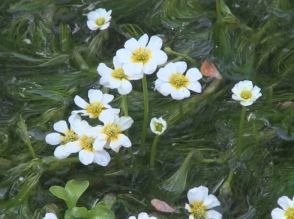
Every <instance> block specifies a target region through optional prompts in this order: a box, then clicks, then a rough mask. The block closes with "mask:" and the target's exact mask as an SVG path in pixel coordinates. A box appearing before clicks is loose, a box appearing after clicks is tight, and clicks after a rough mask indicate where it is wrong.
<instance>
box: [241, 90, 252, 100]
mask: <svg viewBox="0 0 294 219" xmlns="http://www.w3.org/2000/svg"><path fill="white" fill-rule="evenodd" d="M240 96H241V97H242V98H243V99H245V100H248V99H250V98H251V97H252V92H251V91H250V90H242V91H241V94H240Z"/></svg>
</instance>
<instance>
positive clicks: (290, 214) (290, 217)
mask: <svg viewBox="0 0 294 219" xmlns="http://www.w3.org/2000/svg"><path fill="white" fill-rule="evenodd" d="M285 217H286V219H294V207H292V208H288V209H287V210H286V211H285Z"/></svg>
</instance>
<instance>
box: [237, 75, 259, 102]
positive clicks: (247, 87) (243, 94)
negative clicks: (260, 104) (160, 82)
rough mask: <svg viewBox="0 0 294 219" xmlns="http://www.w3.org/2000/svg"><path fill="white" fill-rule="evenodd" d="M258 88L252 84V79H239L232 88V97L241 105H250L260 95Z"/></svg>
mask: <svg viewBox="0 0 294 219" xmlns="http://www.w3.org/2000/svg"><path fill="white" fill-rule="evenodd" d="M260 90H261V89H260V88H259V87H258V86H253V83H252V81H248V80H245V81H240V82H238V83H237V84H235V86H234V87H233V88H232V92H233V95H232V98H233V99H234V100H236V101H239V102H240V104H241V105H243V106H250V105H252V104H253V103H254V102H255V101H256V100H257V99H258V98H259V97H261V96H262V94H261V93H260Z"/></svg>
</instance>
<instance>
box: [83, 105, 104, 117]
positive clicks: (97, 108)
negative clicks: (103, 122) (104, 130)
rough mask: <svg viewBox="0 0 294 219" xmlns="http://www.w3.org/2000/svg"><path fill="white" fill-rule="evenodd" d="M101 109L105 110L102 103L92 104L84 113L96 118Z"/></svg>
mask: <svg viewBox="0 0 294 219" xmlns="http://www.w3.org/2000/svg"><path fill="white" fill-rule="evenodd" d="M103 109H105V107H104V105H103V104H102V103H100V102H94V103H90V104H89V105H88V106H87V108H86V111H87V112H88V113H89V114H91V115H92V117H93V118H98V117H99V115H100V113H101V112H102V110H103Z"/></svg>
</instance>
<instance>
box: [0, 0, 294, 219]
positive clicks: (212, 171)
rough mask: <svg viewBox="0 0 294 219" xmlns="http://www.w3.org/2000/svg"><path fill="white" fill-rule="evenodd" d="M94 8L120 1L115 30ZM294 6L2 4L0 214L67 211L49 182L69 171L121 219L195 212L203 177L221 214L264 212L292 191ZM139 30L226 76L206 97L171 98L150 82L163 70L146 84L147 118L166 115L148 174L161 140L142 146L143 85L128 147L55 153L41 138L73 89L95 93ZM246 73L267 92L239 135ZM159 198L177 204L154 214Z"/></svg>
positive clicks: (136, 95)
mask: <svg viewBox="0 0 294 219" xmlns="http://www.w3.org/2000/svg"><path fill="white" fill-rule="evenodd" d="M99 7H101V8H106V9H108V10H110V9H111V10H112V20H111V22H112V23H111V27H110V28H109V29H108V30H106V31H101V32H99V31H98V32H90V31H89V30H88V28H87V25H86V20H87V17H86V15H87V13H88V12H89V11H91V10H93V9H95V8H99ZM293 12H294V2H293V1H291V0H260V1H256V0H247V1H244V0H227V1H224V0H180V1H179V0H160V1H158V0H111V1H110V0H101V1H90V0H84V1H81V0H43V1H34V0H26V1H25V0H2V1H1V3H0V31H1V32H0V101H1V106H0V218H5V219H6V218H8V219H9V218H13V219H18V218H42V216H44V215H45V213H46V212H50V211H49V210H50V209H51V210H52V209H53V210H54V211H55V212H57V213H60V215H61V214H62V212H63V211H64V209H65V205H64V204H63V202H61V201H59V200H57V199H56V198H54V197H53V196H52V194H50V192H49V190H48V189H49V187H50V186H52V185H62V186H64V185H65V183H66V182H67V181H68V180H70V179H72V178H74V179H77V180H88V181H89V182H90V186H89V188H88V190H87V192H86V193H85V195H83V196H82V197H81V199H80V200H79V203H88V204H87V205H88V206H86V207H88V208H91V207H93V206H95V204H96V202H97V201H98V200H104V201H105V202H107V201H109V197H111V198H113V199H115V200H116V201H115V203H114V204H113V205H112V209H113V210H114V212H115V214H116V216H117V218H127V216H130V215H137V214H138V213H139V212H141V211H143V210H144V211H146V212H148V213H150V214H152V215H154V216H156V217H158V218H162V219H165V218H171V219H173V218H174V219H182V218H187V217H188V214H187V213H186V212H185V210H184V208H183V203H185V202H186V191H187V190H188V189H189V188H192V187H195V186H200V185H206V186H207V187H208V188H210V191H211V192H212V193H214V194H215V195H216V196H217V197H218V199H219V201H220V202H221V204H222V208H221V212H222V213H223V215H224V218H225V219H227V218H228V219H231V218H238V219H251V218H257V219H260V218H269V217H270V212H271V210H272V209H273V208H274V207H276V201H277V199H278V198H279V197H280V196H282V195H287V196H291V195H293V194H294V189H293V188H294V171H293V170H294V164H293V152H294V148H293V141H294V120H293V119H294V86H293V84H294V53H293V51H294V27H293V20H294V13H293ZM143 33H148V34H149V35H154V34H160V35H161V36H162V37H163V38H164V41H165V44H164V46H165V51H166V52H167V53H168V56H169V59H170V60H171V59H175V60H184V61H186V62H187V63H188V66H189V68H190V67H197V68H199V69H200V64H201V62H202V61H204V60H205V59H209V60H210V61H212V62H213V63H215V65H216V66H217V68H218V69H219V71H220V73H221V74H222V76H223V77H224V80H223V81H219V80H215V81H209V80H207V79H205V80H204V81H203V83H201V84H202V85H204V89H203V93H202V94H196V95H195V94H193V95H192V96H191V97H190V98H188V99H185V100H182V101H173V100H172V99H171V98H170V97H163V96H162V95H160V94H159V93H157V92H156V91H152V90H153V88H154V84H152V83H151V81H155V79H156V75H155V74H154V75H152V76H151V77H150V78H149V79H148V82H149V98H150V99H149V101H150V102H149V103H150V110H151V112H150V115H149V119H150V118H152V117H157V116H163V117H164V118H165V119H166V120H167V123H168V127H169V128H168V130H166V132H165V134H164V135H162V136H161V138H160V141H159V142H158V155H157V164H156V168H155V169H154V170H151V169H149V167H148V166H146V163H147V162H148V159H149V153H148V151H149V148H150V146H151V144H152V139H153V135H152V133H151V131H150V130H149V133H148V136H147V142H146V150H145V151H139V145H140V135H139V134H137V133H136V130H140V128H141V126H142V111H143V99H142V98H143V97H142V92H141V90H142V89H141V84H140V83H134V86H133V91H132V93H130V95H128V102H129V115H130V116H131V117H132V118H133V119H134V121H135V123H134V125H133V127H132V128H131V129H130V130H129V135H130V139H132V143H133V147H132V148H131V149H130V150H131V152H129V151H126V150H123V151H121V156H120V157H116V158H114V159H113V161H112V162H111V164H110V165H109V166H108V167H107V168H101V167H99V166H96V165H92V166H89V167H85V166H83V165H81V164H80V163H79V162H78V159H77V158H74V157H70V158H67V159H64V160H56V159H55V158H54V157H52V156H51V155H52V153H53V148H52V147H48V145H46V143H45V141H44V138H45V135H46V134H47V133H48V130H51V127H52V124H53V123H54V122H56V121H59V120H61V119H65V118H67V117H68V115H69V113H70V111H71V110H72V109H73V107H74V103H73V98H74V96H75V95H76V94H83V96H86V92H87V90H88V89H90V88H98V89H99V88H100V86H99V83H98V82H99V79H100V78H99V77H98V74H97V72H96V68H97V66H98V63H100V62H103V63H106V64H107V65H111V63H112V58H113V56H114V54H115V51H116V50H117V49H118V48H122V47H123V43H124V42H125V41H126V39H127V38H130V37H139V36H141V35H142V34H143ZM170 48H172V50H173V51H171V49H170ZM175 51H176V52H175ZM179 53H180V54H179ZM245 79H248V80H252V81H253V82H254V84H256V85H258V86H259V87H261V88H262V93H263V96H262V97H261V98H260V99H259V100H258V101H257V102H256V103H255V104H254V105H252V106H251V107H249V108H248V111H247V115H249V113H253V115H251V117H250V120H249V121H246V122H245V127H244V136H243V140H242V141H241V143H240V142H238V141H237V136H238V123H239V117H240V115H239V112H240V105H239V104H238V103H236V102H234V101H233V100H231V92H230V90H231V88H232V87H233V85H234V84H235V83H237V82H238V81H240V80H245ZM114 94H115V93H114ZM116 96H117V95H116ZM113 106H114V107H119V99H115V100H114V104H113ZM153 198H158V199H161V200H165V201H166V202H168V203H169V204H170V205H172V206H178V207H180V209H179V212H180V213H174V214H164V213H159V212H156V211H155V210H154V209H152V207H151V204H150V200H152V199H153ZM48 203H49V204H48ZM50 203H51V204H50ZM52 203H55V204H52ZM79 203H78V205H79Z"/></svg>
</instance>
